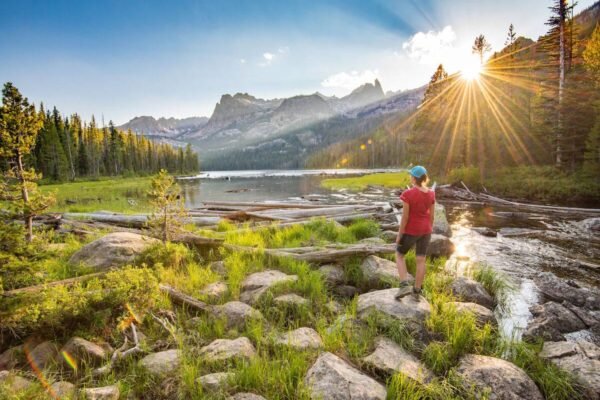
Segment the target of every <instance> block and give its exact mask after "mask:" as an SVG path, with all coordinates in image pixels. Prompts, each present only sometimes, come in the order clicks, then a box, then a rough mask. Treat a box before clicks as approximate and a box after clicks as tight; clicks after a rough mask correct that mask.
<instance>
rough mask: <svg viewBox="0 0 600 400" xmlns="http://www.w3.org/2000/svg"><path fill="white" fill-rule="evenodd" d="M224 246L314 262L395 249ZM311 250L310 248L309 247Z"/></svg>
mask: <svg viewBox="0 0 600 400" xmlns="http://www.w3.org/2000/svg"><path fill="white" fill-rule="evenodd" d="M224 247H226V248H228V249H229V250H234V251H248V252H263V253H265V254H268V255H271V256H276V257H290V258H293V259H295V260H298V261H306V262H309V263H314V264H327V263H332V262H336V261H339V260H340V259H343V258H346V257H351V256H356V255H361V256H368V255H372V254H386V253H393V252H395V251H396V247H395V245H394V244H383V245H373V244H353V245H348V246H339V247H335V248H334V247H325V248H323V249H318V250H314V251H306V252H304V251H301V250H299V249H298V248H296V249H293V252H292V251H288V249H285V248H282V249H260V248H255V247H245V246H237V245H230V244H225V245H224ZM311 250H312V249H311Z"/></svg>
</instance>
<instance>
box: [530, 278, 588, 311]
mask: <svg viewBox="0 0 600 400" xmlns="http://www.w3.org/2000/svg"><path fill="white" fill-rule="evenodd" d="M535 283H536V286H537V287H538V290H539V291H540V292H541V293H542V294H543V295H544V297H545V298H546V299H547V300H549V301H554V302H556V303H562V302H563V301H566V302H568V303H571V304H573V305H574V306H577V307H584V308H585V309H588V310H600V294H599V293H598V291H594V290H590V289H588V288H583V287H579V286H578V285H576V284H574V283H573V282H571V281H568V280H565V279H562V278H559V277H557V276H556V275H554V274H553V273H551V272H543V273H541V274H539V275H538V277H537V278H536V279H535Z"/></svg>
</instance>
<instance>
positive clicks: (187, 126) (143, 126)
mask: <svg viewBox="0 0 600 400" xmlns="http://www.w3.org/2000/svg"><path fill="white" fill-rule="evenodd" d="M207 122H208V118H206V117H189V118H183V119H176V118H159V119H155V118H154V117H150V116H141V117H135V118H133V119H132V120H131V121H129V122H127V123H126V124H123V125H121V126H119V127H118V129H121V130H124V131H127V130H130V129H131V131H132V132H134V133H137V134H145V135H147V136H150V137H164V138H169V139H174V138H177V137H178V136H180V135H184V134H186V133H188V132H193V131H196V130H198V129H200V128H202V127H203V126H204V125H206V123H207Z"/></svg>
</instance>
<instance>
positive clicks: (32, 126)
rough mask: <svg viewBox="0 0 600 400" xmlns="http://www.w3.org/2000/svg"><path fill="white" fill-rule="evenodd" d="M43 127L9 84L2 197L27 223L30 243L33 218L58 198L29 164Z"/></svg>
mask: <svg viewBox="0 0 600 400" xmlns="http://www.w3.org/2000/svg"><path fill="white" fill-rule="evenodd" d="M40 128H41V121H40V119H39V117H38V115H37V113H36V112H35V107H34V106H33V105H32V104H29V102H28V101H27V98H25V97H23V96H22V95H21V93H20V92H19V90H18V89H17V88H16V87H14V86H13V85H12V83H10V82H8V83H6V84H5V85H4V88H3V90H2V106H1V107H0V158H5V159H6V160H7V161H8V165H9V169H8V170H6V171H4V173H3V177H2V181H1V183H0V197H1V198H2V199H4V200H8V201H10V206H9V207H10V210H11V211H12V212H13V213H14V215H15V216H18V217H21V218H22V219H23V221H24V222H25V228H26V240H27V241H28V242H31V240H32V239H33V218H34V217H35V216H36V215H38V214H39V213H40V212H42V211H44V210H45V209H47V208H48V207H49V206H50V205H51V204H52V203H53V201H54V198H53V196H51V195H43V194H41V193H40V192H39V191H38V190H37V185H36V183H35V181H36V180H38V179H39V175H38V174H37V173H36V172H35V170H34V169H33V168H27V167H26V165H25V158H26V157H28V156H29V155H30V153H31V152H32V150H33V147H34V145H35V142H36V137H37V134H38V131H39V129H40Z"/></svg>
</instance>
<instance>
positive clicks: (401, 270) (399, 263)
mask: <svg viewBox="0 0 600 400" xmlns="http://www.w3.org/2000/svg"><path fill="white" fill-rule="evenodd" d="M396 267H398V275H400V282H404V281H405V280H407V279H408V272H407V271H406V261H405V260H404V256H403V255H402V254H400V253H398V252H396Z"/></svg>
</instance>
